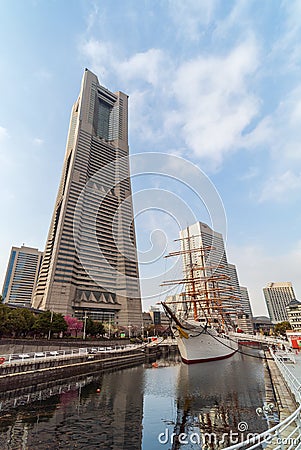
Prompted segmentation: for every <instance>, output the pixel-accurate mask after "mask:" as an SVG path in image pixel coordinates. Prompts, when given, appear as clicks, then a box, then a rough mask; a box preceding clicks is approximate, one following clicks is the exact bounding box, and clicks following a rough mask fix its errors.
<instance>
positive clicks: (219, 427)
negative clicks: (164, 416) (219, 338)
mask: <svg viewBox="0 0 301 450" xmlns="http://www.w3.org/2000/svg"><path fill="white" fill-rule="evenodd" d="M177 387H178V388H177V399H178V408H177V410H178V411H177V419H176V424H175V430H174V432H175V433H176V436H179V435H180V433H184V434H185V435H184V438H183V439H182V441H184V440H185V436H186V435H187V438H186V441H188V443H189V444H191V441H192V442H194V441H195V442H207V447H206V448H215V449H218V448H224V447H225V446H226V445H230V444H234V443H235V442H232V441H234V440H235V439H239V440H243V439H244V438H246V437H247V436H246V434H247V433H256V432H262V431H264V430H265V429H266V423H265V422H264V421H263V420H262V419H261V418H258V417H257V416H256V413H255V411H256V408H257V407H258V406H261V405H262V402H263V399H264V396H265V386H264V377H263V365H262V363H261V361H259V360H257V359H252V358H250V357H245V356H241V355H239V354H238V355H235V356H234V357H232V358H229V359H225V360H222V361H216V362H210V363H206V364H201V365H200V364H197V365H191V366H187V365H181V367H180V371H179V375H178V380H177ZM192 434H193V435H194V437H193V439H192V438H191V439H190V438H189V436H191V435H192ZM210 443H211V445H210ZM173 444H174V445H173V447H172V448H173V449H177V448H191V447H189V446H188V447H187V445H186V446H185V445H182V444H181V442H179V440H178V439H174V443H173Z"/></svg>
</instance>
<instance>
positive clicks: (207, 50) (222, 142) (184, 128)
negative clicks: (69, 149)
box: [0, 0, 301, 315]
mask: <svg viewBox="0 0 301 450" xmlns="http://www.w3.org/2000/svg"><path fill="white" fill-rule="evenodd" d="M300 38H301V2H300V1H298V0H297V1H294V0H287V1H285V0H283V1H281V0H279V1H274V0H265V1H262V0H253V1H252V0H247V1H244V0H239V1H230V0H229V1H223V0H187V1H185V2H184V1H182V0H181V1H180V0H173V1H172V0H170V1H168V0H161V1H160V0H152V1H150V0H149V1H147V0H144V1H142V0H141V1H139V0H132V1H126V0H123V1H119V0H113V1H112V0H110V1H109V0H99V1H89V0H85V1H84V0H83V1H81V0H73V1H72V2H71V1H70V2H62V1H60V0H48V1H42V0H23V1H21V0H19V1H16V0H0V48H1V51H0V163H1V179H2V180H1V181H2V183H1V197H0V205H1V211H2V217H1V219H2V220H1V224H0V229H1V235H0V236H1V239H0V284H1V285H2V282H3V278H4V275H5V270H6V265H7V260H8V256H9V252H10V248H11V246H12V245H17V246H18V245H21V244H22V243H25V244H26V245H29V246H33V247H39V248H40V249H43V248H44V244H45V240H46V236H47V233H48V227H49V223H50V218H51V214H52V210H53V206H54V201H55V197H56V193H57V187H58V183H59V179H60V175H61V169H62V162H63V157H64V151H65V142H66V137H67V132H68V125H69V115H70V110H71V107H72V104H73V103H74V101H75V100H76V97H77V95H78V93H79V87H80V81H81V77H82V74H83V69H84V68H85V67H88V68H90V69H91V70H92V71H94V72H95V73H96V74H97V76H98V78H99V81H100V82H101V84H103V85H104V86H106V87H107V88H109V89H110V90H112V91H117V90H121V91H123V92H126V93H127V94H128V95H129V96H130V111H129V114H130V121H129V126H130V130H129V131H130V137H129V139H130V149H131V152H132V153H133V154H135V153H140V152H149V151H153V152H165V153H168V154H171V155H178V156H181V157H183V158H185V160H188V161H190V162H192V163H194V164H196V165H197V166H198V167H200V169H201V170H202V171H203V172H205V174H206V175H207V176H208V177H209V178H210V180H211V182H212V183H213V185H214V186H215V187H216V189H217V191H218V192H219V195H220V197H221V199H222V202H223V204H224V208H225V213H226V218H227V252H228V259H229V260H230V262H232V263H234V264H236V266H237V270H238V275H239V279H240V282H241V284H242V285H245V286H247V287H248V289H249V294H250V297H251V303H252V305H253V310H254V312H255V314H257V315H259V314H265V313H266V309H265V305H264V300H263V294H262V287H264V286H265V285H266V284H267V283H268V282H270V281H292V283H293V286H294V289H295V293H296V297H297V298H299V299H300V298H301V277H300V267H301V233H300V230H301V210H300V196H301V195H300V194H301V151H300V138H301V127H300V119H301V81H300V63H301V46H300ZM161 187H164V183H163V185H162V184H161ZM134 188H135V189H136V185H135V183H134ZM185 201H186V200H185ZM187 201H188V202H189V200H187ZM192 203H193V201H192ZM193 204H194V203H193ZM193 207H194V206H193ZM153 219H154V220H157V222H158V221H159V222H162V217H161V213H160V214H159V216H157V218H156V217H155V215H154V216H152V220H153ZM198 219H199V220H204V221H207V217H206V214H204V216H203V215H202V213H200V214H199V216H198ZM146 223H148V225H149V224H150V223H151V220H149V217H148V216H147V220H142V219H141V218H139V219H138V220H137V230H136V231H137V234H138V235H139V236H140V237H139V239H138V240H140V245H142V246H143V238H142V237H144V236H145V233H146V232H147V230H148V229H147V227H146V226H145V224H146ZM209 225H210V223H209ZM154 226H155V228H157V224H155V225H154ZM218 231H219V230H218ZM175 237H176V236H175ZM150 303H151V301H148V302H146V304H145V306H148V305H149V304H150Z"/></svg>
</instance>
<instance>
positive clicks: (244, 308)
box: [238, 286, 254, 334]
mask: <svg viewBox="0 0 301 450" xmlns="http://www.w3.org/2000/svg"><path fill="white" fill-rule="evenodd" d="M239 288H240V304H241V314H240V317H239V320H238V325H239V328H241V329H242V330H243V331H244V332H245V333H249V334H252V333H253V332H254V325H253V313H252V308H251V303H250V299H249V293H248V289H247V288H246V287H243V286H239Z"/></svg>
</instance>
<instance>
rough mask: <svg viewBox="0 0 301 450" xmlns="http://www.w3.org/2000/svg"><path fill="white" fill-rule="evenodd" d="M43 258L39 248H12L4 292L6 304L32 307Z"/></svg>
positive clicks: (3, 296)
mask: <svg viewBox="0 0 301 450" xmlns="http://www.w3.org/2000/svg"><path fill="white" fill-rule="evenodd" d="M42 256H43V253H42V252H40V251H39V250H38V249H37V248H31V247H25V246H24V245H23V246H22V247H12V249H11V253H10V257H9V261H8V266H7V271H6V276H5V280H4V285H3V290H2V298H3V302H4V303H9V304H12V305H18V306H27V307H30V306H31V301H32V297H33V292H34V289H35V286H36V282H37V278H38V274H39V270H40V267H41V261H42Z"/></svg>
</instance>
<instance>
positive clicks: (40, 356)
mask: <svg viewBox="0 0 301 450" xmlns="http://www.w3.org/2000/svg"><path fill="white" fill-rule="evenodd" d="M141 347H143V345H141V344H126V345H115V346H106V347H85V348H73V349H64V350H62V349H60V350H41V351H39V352H38V351H37V352H29V353H18V354H17V353H11V354H6V355H0V358H2V357H3V358H4V359H5V361H4V363H3V364H4V365H7V364H20V362H21V363H22V362H35V361H44V360H45V359H47V360H48V359H58V358H71V357H76V356H83V355H89V354H104V355H105V354H107V353H116V352H118V353H119V352H121V353H122V352H127V351H131V350H137V349H139V348H141ZM0 367H1V366H0Z"/></svg>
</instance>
